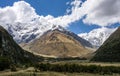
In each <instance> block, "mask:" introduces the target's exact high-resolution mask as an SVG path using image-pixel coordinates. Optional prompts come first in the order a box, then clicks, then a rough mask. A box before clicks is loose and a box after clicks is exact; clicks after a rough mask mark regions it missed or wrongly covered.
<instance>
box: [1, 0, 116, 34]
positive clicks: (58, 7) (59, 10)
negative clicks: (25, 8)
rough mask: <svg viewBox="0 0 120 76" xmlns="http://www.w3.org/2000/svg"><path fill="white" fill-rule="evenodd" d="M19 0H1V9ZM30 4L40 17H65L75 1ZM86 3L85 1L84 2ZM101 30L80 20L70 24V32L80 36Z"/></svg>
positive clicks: (31, 1) (34, 1)
mask: <svg viewBox="0 0 120 76" xmlns="http://www.w3.org/2000/svg"><path fill="white" fill-rule="evenodd" d="M16 1H19V0H0V7H2V8H3V7H6V6H12V5H13V3H14V2H16ZM25 1H26V2H28V3H29V4H30V5H31V6H32V7H33V8H34V9H35V10H36V13H37V14H39V15H43V16H47V15H52V16H53V17H58V16H63V15H65V14H66V10H67V9H68V8H71V6H70V5H66V3H67V2H71V1H73V0H25ZM83 1H84V0H83ZM114 25H116V26H118V23H116V24H112V26H109V27H116V26H114ZM96 28H100V26H97V25H94V24H91V25H88V24H85V23H83V21H82V20H81V19H80V20H78V21H75V22H73V23H71V24H70V26H69V27H68V29H69V30H71V31H72V32H74V33H76V34H78V33H82V32H89V31H91V30H92V29H96Z"/></svg>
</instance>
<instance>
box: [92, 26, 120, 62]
mask: <svg viewBox="0 0 120 76" xmlns="http://www.w3.org/2000/svg"><path fill="white" fill-rule="evenodd" d="M95 53H96V55H95V56H94V57H93V59H92V61H97V62H120V27H119V28H118V29H117V30H116V31H115V32H114V33H113V34H112V35H111V36H110V37H109V38H108V39H107V40H106V41H105V42H104V44H103V45H102V46H101V47H100V48H99V49H98V50H97V51H96V52H95Z"/></svg>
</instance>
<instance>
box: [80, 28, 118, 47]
mask: <svg viewBox="0 0 120 76" xmlns="http://www.w3.org/2000/svg"><path fill="white" fill-rule="evenodd" d="M115 30H116V28H106V27H102V28H98V29H94V30H92V31H90V32H89V33H81V34H78V35H79V36H80V37H82V38H84V39H86V40H88V41H89V42H90V43H91V44H92V45H94V46H95V47H99V46H101V45H102V44H103V43H104V41H105V40H106V39H107V38H108V37H109V36H110V35H111V33H113V32H114V31H115Z"/></svg>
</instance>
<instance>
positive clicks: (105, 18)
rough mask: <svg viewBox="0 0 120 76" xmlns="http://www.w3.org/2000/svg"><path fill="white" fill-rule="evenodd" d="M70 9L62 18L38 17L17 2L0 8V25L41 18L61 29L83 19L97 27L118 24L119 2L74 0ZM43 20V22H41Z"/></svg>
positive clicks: (32, 10) (27, 4) (25, 4)
mask: <svg viewBox="0 0 120 76" xmlns="http://www.w3.org/2000/svg"><path fill="white" fill-rule="evenodd" d="M66 4H67V5H68V4H69V5H71V6H72V8H71V9H67V10H66V13H69V12H71V14H65V15H63V16H59V17H54V16H52V15H48V16H40V15H37V13H36V12H35V9H34V8H33V7H32V6H31V5H30V4H29V3H27V2H25V1H18V2H15V3H14V4H13V6H7V7H5V8H0V23H1V22H2V23H14V22H21V23H29V22H30V21H31V20H33V19H34V18H37V17H39V18H41V19H40V20H41V21H40V22H41V23H42V21H45V22H46V23H51V24H54V25H61V26H63V27H67V26H69V24H71V23H73V22H75V21H78V20H80V19H82V18H83V16H85V18H84V19H83V22H84V23H87V24H96V25H99V26H108V25H110V24H114V23H119V22H120V10H119V9H120V7H119V5H120V0H86V1H85V2H82V1H81V0H74V1H72V2H71V3H70V2H69V3H68V2H67V3H66ZM42 19H43V20H42Z"/></svg>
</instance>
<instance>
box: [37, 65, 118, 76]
mask: <svg viewBox="0 0 120 76" xmlns="http://www.w3.org/2000/svg"><path fill="white" fill-rule="evenodd" d="M35 68H37V69H39V70H40V71H54V72H68V73H95V74H97V73H99V74H113V73H120V66H100V65H79V64H68V63H66V64H49V63H40V64H36V65H35Z"/></svg>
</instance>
